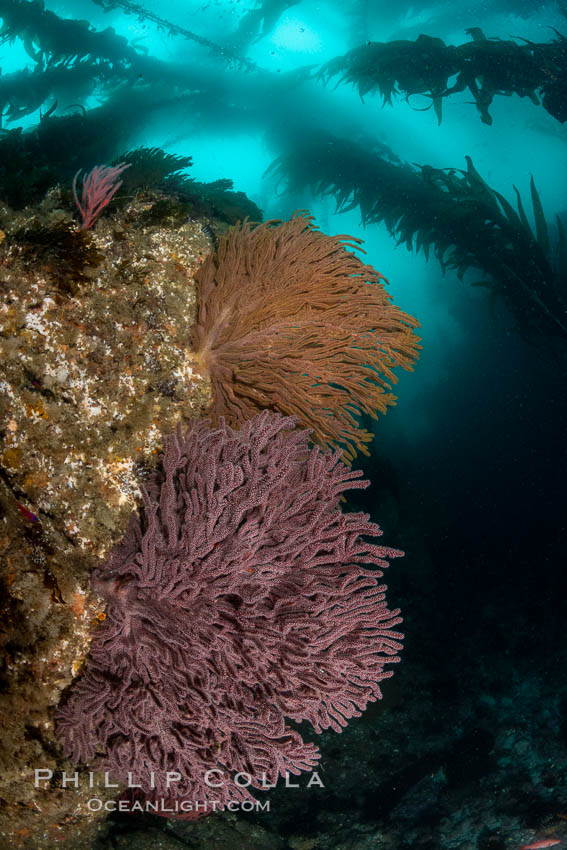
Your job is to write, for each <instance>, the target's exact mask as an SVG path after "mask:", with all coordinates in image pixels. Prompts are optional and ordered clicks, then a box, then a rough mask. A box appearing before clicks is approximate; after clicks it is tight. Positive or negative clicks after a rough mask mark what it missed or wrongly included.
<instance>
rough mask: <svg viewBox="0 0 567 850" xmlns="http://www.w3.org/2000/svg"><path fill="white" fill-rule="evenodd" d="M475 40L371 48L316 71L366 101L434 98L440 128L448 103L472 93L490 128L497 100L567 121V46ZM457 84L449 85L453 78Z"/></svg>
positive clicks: (477, 33)
mask: <svg viewBox="0 0 567 850" xmlns="http://www.w3.org/2000/svg"><path fill="white" fill-rule="evenodd" d="M467 34H468V35H470V36H471V38H472V41H469V42H466V43H465V44H460V45H458V46H454V45H448V44H445V42H444V41H443V40H442V39H440V38H432V37H431V36H429V35H420V36H419V37H418V38H417V39H416V40H415V41H402V40H400V41H390V42H370V43H368V44H365V45H363V46H362V47H356V48H354V50H350V51H349V52H348V53H345V55H344V56H338V57H336V58H335V59H333V60H332V61H331V62H328V63H327V64H326V65H323V67H322V68H321V69H320V70H319V72H318V73H317V77H318V78H319V79H322V80H324V81H325V82H328V81H329V80H330V79H332V78H333V77H336V76H338V75H340V79H339V81H338V83H337V85H340V83H352V84H353V85H354V86H356V88H357V89H358V92H359V94H360V96H361V97H364V95H366V94H368V93H374V92H379V93H380V95H381V96H382V99H383V102H384V104H386V103H387V104H390V105H391V104H392V97H393V96H398V95H402V96H404V97H405V99H406V100H408V102H409V98H411V97H412V95H425V96H426V97H429V98H431V100H432V103H433V107H434V109H435V112H436V114H437V119H438V122H439V124H440V123H441V119H442V109H443V98H445V97H448V96H449V95H451V94H454V93H455V92H462V91H469V92H470V94H471V95H472V97H473V98H474V102H475V104H476V108H477V109H478V111H479V112H480V116H481V119H482V121H484V123H485V124H492V118H491V116H490V113H489V111H488V109H489V107H490V104H491V103H492V100H493V98H494V96H495V95H510V94H518V95H519V96H520V97H529V98H530V99H531V100H532V101H533V103H535V104H539V102H540V98H541V102H542V104H543V107H544V108H545V109H546V110H547V111H548V112H549V113H550V115H553V117H554V118H556V119H557V120H558V121H561V122H564V121H567V39H566V38H565V36H563V35H561V33H559V32H556V36H557V37H556V39H554V40H553V41H551V42H550V43H548V44H537V43H535V42H532V41H527V40H525V39H522V41H523V42H524V43H523V44H517V43H516V41H505V40H503V39H499V38H486V36H485V35H484V33H483V32H482V30H481V29H479V28H478V27H473V28H471V29H468V30H467ZM453 77H456V81H455V82H454V83H453V84H452V85H450V84H449V82H450V80H451V78H453Z"/></svg>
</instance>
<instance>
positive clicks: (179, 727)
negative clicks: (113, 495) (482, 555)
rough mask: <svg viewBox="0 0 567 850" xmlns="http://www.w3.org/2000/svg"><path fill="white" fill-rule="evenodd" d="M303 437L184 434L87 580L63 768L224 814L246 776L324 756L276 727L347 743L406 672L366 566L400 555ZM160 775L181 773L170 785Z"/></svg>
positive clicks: (225, 431) (333, 462) (348, 480)
mask: <svg viewBox="0 0 567 850" xmlns="http://www.w3.org/2000/svg"><path fill="white" fill-rule="evenodd" d="M296 425H297V420H296V418H295V417H284V416H281V415H280V414H277V413H272V412H270V411H264V412H263V413H261V414H259V415H257V416H256V417H254V419H252V420H250V421H249V422H247V423H246V424H244V425H243V426H242V427H241V429H240V430H233V429H232V428H230V427H229V426H227V425H226V424H225V422H224V420H222V421H221V423H220V426H219V427H218V428H217V429H213V428H211V426H210V424H209V423H208V422H205V421H203V420H195V421H194V422H193V423H192V424H191V425H190V427H189V428H188V430H187V432H186V433H185V434H184V433H183V431H182V430H181V428H179V429H178V430H177V432H176V433H175V434H173V435H172V436H171V437H170V438H169V440H168V441H167V443H166V447H165V453H164V456H163V461H162V464H161V466H160V468H159V470H158V471H157V472H156V473H155V474H154V477H153V479H152V480H151V481H150V482H149V484H148V486H147V489H146V490H145V492H144V494H143V497H144V510H143V513H142V515H141V516H138V515H137V514H135V515H134V516H133V517H132V519H131V522H130V525H129V528H128V530H127V532H126V535H125V537H124V539H123V540H122V542H121V543H120V544H119V545H118V546H116V547H115V549H114V550H113V551H112V553H111V554H110V557H109V558H108V560H107V561H106V562H105V563H104V565H103V566H102V567H100V568H98V569H96V570H95V573H94V578H93V586H94V587H95V588H96V590H97V591H98V592H99V593H100V594H101V595H102V596H103V597H104V598H105V599H106V601H107V616H106V619H105V621H104V622H103V623H102V624H101V625H100V626H98V627H97V630H96V633H95V636H94V638H93V641H92V645H91V652H90V658H89V660H88V662H87V664H86V667H85V670H84V672H83V674H82V676H81V677H80V678H79V680H78V681H77V682H76V683H75V684H74V685H73V686H72V688H71V689H70V692H69V695H68V698H67V700H66V701H65V702H64V704H63V705H62V707H60V709H59V710H58V714H57V731H58V734H59V736H60V739H61V740H62V742H63V747H64V750H65V753H66V754H67V755H68V756H69V757H71V758H72V759H73V760H75V761H83V762H91V761H92V760H94V759H95V757H96V767H97V768H98V769H100V770H108V771H110V772H111V774H112V776H113V777H114V778H115V779H118V780H120V781H122V782H127V781H128V778H129V777H128V773H129V772H130V774H131V776H130V779H131V780H132V781H133V782H135V783H137V784H139V785H140V786H141V791H137V792H135V794H136V797H137V798H138V799H139V798H143V799H145V800H154V801H155V800H159V799H161V800H166V801H167V802H168V803H169V804H170V803H173V802H175V801H177V804H179V803H180V802H182V801H183V802H185V801H201V802H206V801H209V800H211V799H214V800H220V802H221V807H222V805H224V804H226V803H227V802H229V801H231V800H252V799H253V798H252V797H251V794H250V793H249V791H247V790H246V789H245V788H241V787H238V785H236V784H234V782H233V781H232V780H233V778H234V776H235V774H237V773H239V772H241V773H246V774H249V775H250V777H251V787H253V788H261V787H262V785H264V786H265V785H266V784H272V783H274V782H275V781H276V780H277V778H278V776H283V775H285V773H286V772H288V773H290V774H295V775H297V774H299V773H300V772H301V771H310V770H312V769H313V767H314V766H315V765H316V763H317V761H318V758H319V750H318V748H317V747H315V746H314V745H313V744H310V743H305V742H304V741H303V739H302V737H301V735H300V734H299V733H298V732H297V731H296V730H295V729H292V728H291V727H290V726H289V725H287V723H286V719H287V718H289V719H291V720H292V721H296V722H300V721H303V720H307V721H309V723H311V724H312V726H313V727H314V729H315V730H316V732H321V730H323V729H327V728H329V727H330V728H332V729H334V730H335V731H337V732H340V731H341V729H342V727H343V726H345V725H346V724H347V721H348V719H349V718H351V717H358V716H360V713H361V712H362V711H363V710H364V708H365V707H366V705H367V703H368V702H369V701H374V700H376V699H378V698H380V697H381V693H380V687H379V683H380V681H381V680H382V679H385V678H387V677H388V676H390V675H391V671H388V670H385V669H384V667H385V665H387V664H391V663H392V662H396V661H398V660H399V657H398V654H397V653H398V651H399V650H400V649H401V642H400V641H401V640H402V638H403V635H402V634H400V633H399V632H397V631H394V628H395V626H397V625H398V623H400V622H401V619H400V617H399V611H398V610H395V611H389V610H388V608H387V604H386V601H385V589H386V588H385V586H384V585H380V584H379V583H378V579H379V578H380V577H381V576H382V574H383V573H382V571H381V569H376V567H386V566H387V563H388V562H387V561H386V560H385V559H386V558H392V557H397V556H399V555H402V554H403V553H402V552H399V551H397V550H395V549H390V548H387V547H385V546H379V545H377V544H376V543H373V542H367V541H366V540H364V539H363V535H364V536H367V537H378V536H380V534H381V531H380V529H379V527H378V526H377V525H376V524H374V523H372V522H370V521H369V517H368V515H366V514H362V513H343V512H342V510H341V508H340V506H339V502H340V499H341V495H342V494H343V493H344V491H345V490H348V489H359V488H364V487H366V486H367V485H368V483H369V482H368V481H362V480H360V476H361V475H362V473H361V472H360V471H352V470H350V469H349V468H348V467H347V466H345V465H344V464H343V463H341V461H340V451H336V452H335V453H330V452H327V453H325V452H323V451H322V450H321V449H319V448H310V447H309V443H308V439H309V433H310V432H309V431H306V430H296ZM363 564H365V565H367V566H362V565H363ZM370 565H373V566H370ZM212 768H218V769H220V770H221V771H222V773H223V775H224V777H225V781H224V784H223V785H222V787H221V788H211V787H209V785H208V784H207V782H206V772H207V770H210V769H212ZM167 771H178V772H179V773H180V774H181V777H182V778H181V781H179V782H177V783H175V784H174V785H173V786H172V787H171V788H169V789H168V788H167V782H166V772H167ZM152 772H153V783H152ZM217 779H218V775H217V774H215V782H216V780H217ZM152 784H153V785H154V786H155V787H152Z"/></svg>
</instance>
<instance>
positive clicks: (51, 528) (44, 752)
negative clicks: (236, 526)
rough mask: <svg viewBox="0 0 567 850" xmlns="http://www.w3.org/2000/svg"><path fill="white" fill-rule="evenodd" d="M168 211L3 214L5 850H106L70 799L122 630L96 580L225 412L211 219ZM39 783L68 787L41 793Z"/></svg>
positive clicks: (0, 459) (84, 793) (0, 640)
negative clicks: (103, 632)
mask: <svg viewBox="0 0 567 850" xmlns="http://www.w3.org/2000/svg"><path fill="white" fill-rule="evenodd" d="M162 200H163V198H162V196H160V195H159V194H158V193H155V192H153V193H139V194H138V195H137V196H136V197H135V198H134V199H133V200H132V202H131V203H130V204H129V206H128V207H127V208H125V209H122V210H120V211H119V212H118V213H115V214H114V215H108V214H107V215H106V216H105V217H103V218H102V219H101V220H100V221H99V222H98V223H97V224H96V225H95V227H94V228H93V230H92V231H89V232H87V233H85V232H83V231H79V229H78V225H77V224H76V223H75V222H74V221H73V220H72V218H71V216H70V214H69V212H67V211H66V210H65V209H63V208H62V207H64V206H65V204H64V202H63V200H62V198H61V195H60V192H59V190H58V189H54V190H52V191H51V192H50V193H49V194H48V196H47V197H46V199H45V200H44V202H43V203H42V204H41V205H40V207H39V208H33V209H25V210H23V211H21V212H18V213H14V212H12V211H10V210H9V209H8V208H6V207H0V363H1V364H2V365H1V371H0V436H1V445H0V594H1V606H2V620H1V631H0V652H1V664H2V668H1V674H0V675H1V678H0V708H1V710H2V715H3V717H4V718H5V720H4V723H5V725H6V728H5V733H4V738H3V742H2V743H1V744H0V846H2V847H4V846H6V847H8V846H9V847H20V846H21V847H34V848H36V847H46V848H47V847H51V846H57V847H59V846H69V847H73V848H80V847H92V846H93V841H94V837H95V835H96V834H97V833H100V832H101V831H103V830H104V828H105V827H104V823H103V821H102V820H101V818H100V815H97V816H95V815H92V814H89V813H88V811H87V806H86V803H87V800H88V799H89V797H92V796H93V791H92V790H90V789H89V788H88V784H87V781H86V780H84V781H83V782H81V783H80V784H81V787H80V788H79V789H78V790H77V791H73V790H70V789H69V788H67V789H65V790H63V789H62V788H61V771H62V770H65V769H66V770H68V771H71V772H72V771H73V770H74V768H73V767H72V766H71V765H69V764H66V763H65V762H64V761H63V760H62V759H61V758H60V754H59V749H58V747H57V744H56V741H55V737H54V732H53V713H54V709H55V707H56V705H57V703H58V702H59V699H60V696H61V692H62V690H63V689H64V688H65V687H67V686H68V685H69V684H70V682H71V680H72V678H73V676H75V675H76V674H77V672H78V670H79V669H80V666H81V664H82V662H83V660H84V658H85V656H86V654H87V652H88V643H89V634H90V631H91V629H92V628H96V624H97V619H101V618H103V617H104V614H103V612H102V610H101V603H100V601H99V600H98V599H97V597H96V596H95V595H94V594H92V592H91V590H90V582H89V574H90V570H91V569H92V566H93V565H94V564H95V563H96V561H97V559H98V558H100V557H102V556H104V554H105V553H106V552H107V551H108V549H109V547H110V546H111V545H112V544H113V543H114V542H115V541H116V540H118V539H119V538H120V537H121V535H122V532H123V530H124V527H125V525H126V522H127V519H128V517H129V515H130V513H131V512H132V510H133V509H134V508H135V506H136V502H137V499H138V497H139V493H140V490H139V488H140V484H142V483H143V481H144V478H145V477H146V476H147V474H148V472H149V470H150V469H151V468H152V467H153V465H154V464H155V462H156V460H157V457H158V455H159V452H160V449H161V446H162V441H163V436H164V435H165V434H167V433H169V432H170V431H171V430H172V429H173V428H174V427H175V425H176V424H177V423H178V422H187V421H188V420H189V419H190V418H192V417H194V416H198V415H200V414H201V413H202V411H203V409H204V408H205V407H206V405H207V404H208V402H209V399H210V389H209V387H208V385H207V384H206V383H205V382H204V381H203V379H202V378H201V377H200V376H198V375H195V374H194V373H193V372H192V369H191V365H190V354H191V352H190V338H191V334H190V331H191V326H192V324H193V320H194V316H195V307H196V305H195V291H194V286H193V282H192V280H193V274H194V272H195V270H196V269H197V268H198V267H199V264H200V262H201V261H202V259H203V257H204V256H205V255H206V253H207V252H208V251H209V250H210V240H209V237H208V236H206V235H205V233H204V232H203V229H202V226H201V223H200V222H199V221H187V222H186V223H184V224H182V226H180V227H179V226H178V223H174V222H173V221H168V220H167V219H162V220H158V221H156V218H158V217H157V216H156V215H152V214H151V213H152V209H155V208H156V204H160V201H162ZM162 206H163V204H162ZM34 768H43V769H49V770H51V771H53V779H52V780H51V782H49V783H42V785H44V786H45V787H42V788H38V789H36V788H35V787H34V781H33V779H34V775H33V770H34ZM106 793H111V792H106ZM96 794H97V795H98V796H100V794H99V792H98V791H97V792H96Z"/></svg>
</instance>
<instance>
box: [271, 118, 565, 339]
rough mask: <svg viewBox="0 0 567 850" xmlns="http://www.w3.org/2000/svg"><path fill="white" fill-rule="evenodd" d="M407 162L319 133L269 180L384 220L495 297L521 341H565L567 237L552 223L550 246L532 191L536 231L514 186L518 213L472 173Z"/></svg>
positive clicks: (368, 219) (401, 239) (277, 165)
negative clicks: (477, 276) (476, 275)
mask: <svg viewBox="0 0 567 850" xmlns="http://www.w3.org/2000/svg"><path fill="white" fill-rule="evenodd" d="M466 161H467V168H466V169H465V170H460V169H457V168H443V169H441V168H433V167H431V166H429V165H422V166H416V167H414V166H411V165H409V164H402V163H400V162H399V160H398V161H397V160H396V158H387V157H386V155H380V154H377V153H375V152H372V151H368V150H367V149H365V148H362V147H360V146H358V145H356V144H355V143H353V142H350V141H347V140H345V139H338V138H335V137H332V136H329V135H324V134H321V135H320V136H319V137H318V138H314V139H310V140H309V142H306V143H305V144H304V145H303V146H301V145H298V146H296V147H295V148H294V150H293V152H292V153H290V154H289V155H287V156H282V157H280V158H278V159H277V160H275V161H274V162H273V163H272V165H271V166H270V168H269V169H268V174H271V175H272V176H273V177H274V178H275V179H276V181H277V183H278V185H279V186H280V187H283V188H284V189H285V190H286V191H287V192H289V193H291V194H298V193H301V192H303V191H304V189H305V188H306V187H308V188H309V189H310V190H311V191H312V192H313V193H314V194H315V195H330V196H333V197H334V198H335V201H336V204H337V210H338V211H339V212H346V211H348V210H351V209H354V208H355V207H357V206H358V207H359V208H360V213H361V216H362V221H363V224H365V225H366V224H369V223H374V222H384V224H385V225H386V227H387V228H388V231H389V232H390V233H391V235H392V236H394V237H396V239H397V241H398V244H401V243H405V245H406V246H407V248H408V250H412V249H415V250H416V251H419V250H420V249H421V250H423V252H424V254H425V256H426V257H427V258H429V252H430V250H431V249H433V251H434V253H435V256H436V257H437V259H438V260H439V262H440V263H441V265H442V267H443V269H444V270H445V269H454V270H455V271H456V272H457V274H458V276H459V277H460V278H462V277H463V276H464V274H465V272H467V271H468V270H480V271H482V272H483V275H484V276H485V277H484V279H483V280H481V281H477V283H476V285H482V286H486V287H488V288H489V289H491V290H492V292H494V293H495V294H497V295H500V296H502V297H503V298H504V299H505V300H506V302H507V304H508V307H509V309H510V311H511V313H512V315H513V316H514V318H515V320H516V322H517V324H518V328H519V330H520V331H521V332H522V333H523V334H524V336H525V337H526V338H527V339H530V340H531V341H532V342H538V341H539V340H541V339H542V338H545V339H547V338H553V337H554V338H561V339H563V340H567V241H566V238H565V232H564V229H563V227H562V225H561V222H560V220H559V219H557V238H556V240H555V242H553V241H552V239H551V238H550V234H549V229H548V226H547V224H546V221H545V217H544V213H543V209H542V206H541V202H540V199H539V195H538V193H537V190H536V187H535V185H534V183H533V180H532V183H531V200H532V208H533V217H534V221H535V230H532V228H531V227H530V225H529V222H528V219H527V216H526V213H525V210H524V207H523V204H522V201H521V198H520V194H519V192H518V190H517V189H516V187H514V191H515V193H516V197H517V211H516V210H515V209H514V207H513V206H512V204H510V203H509V202H508V201H507V200H506V198H505V197H504V196H503V195H501V194H500V193H499V192H497V191H496V190H495V189H492V188H491V187H490V186H489V185H488V184H487V183H486V182H485V181H484V180H483V179H482V177H481V176H480V174H479V173H478V172H477V170H476V169H475V167H474V165H473V163H472V160H471V159H470V157H466Z"/></svg>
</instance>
